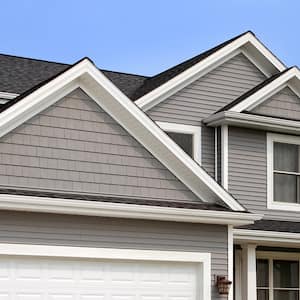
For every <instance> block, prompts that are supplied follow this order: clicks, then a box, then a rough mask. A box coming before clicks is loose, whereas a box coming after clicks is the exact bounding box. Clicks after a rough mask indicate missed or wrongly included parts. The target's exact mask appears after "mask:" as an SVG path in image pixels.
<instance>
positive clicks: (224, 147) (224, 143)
mask: <svg viewBox="0 0 300 300" xmlns="http://www.w3.org/2000/svg"><path fill="white" fill-rule="evenodd" d="M221 172H222V176H221V182H222V186H223V187H224V189H226V190H228V125H222V126H221Z"/></svg>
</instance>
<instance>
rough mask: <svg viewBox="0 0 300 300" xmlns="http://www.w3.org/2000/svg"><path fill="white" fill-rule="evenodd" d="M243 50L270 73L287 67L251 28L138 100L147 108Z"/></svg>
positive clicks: (265, 72)
mask: <svg viewBox="0 0 300 300" xmlns="http://www.w3.org/2000/svg"><path fill="white" fill-rule="evenodd" d="M241 52H242V53H243V54H246V55H247V57H248V58H249V57H251V61H252V62H256V63H255V65H256V66H257V67H258V68H259V69H260V70H262V69H263V70H264V71H263V73H264V74H266V75H269V76H270V75H272V74H275V73H276V72H278V71H283V70H285V69H286V67H285V66H284V65H283V64H282V63H281V62H280V61H279V60H278V58H276V57H275V56H274V55H273V54H272V53H271V52H270V51H269V50H268V49H267V48H266V47H265V46H264V45H263V44H262V43H261V42H260V41H259V40H258V39H257V38H256V37H255V36H254V35H253V34H252V33H250V32H248V33H246V34H244V35H242V36H241V37H239V38H238V39H236V40H234V41H233V42H231V43H230V44H228V45H227V46H224V47H223V48H221V49H220V50H218V51H216V52H215V53H213V54H211V55H209V56H208V57H207V58H205V59H203V60H202V61H200V62H199V63H197V64H196V65H194V66H192V67H190V68H189V69H187V70H185V71H184V72H182V73H180V74H179V75H177V76H175V77H174V78H172V79H170V80H169V81H167V82H166V83H164V84H162V85H161V86H159V87H158V88H156V89H154V90H153V91H151V92H149V93H147V94H146V95H144V96H142V97H141V98H139V99H138V100H136V101H135V103H136V104H137V106H139V107H140V108H141V109H142V110H144V111H147V110H149V109H150V108H152V107H153V106H155V105H157V104H159V103H160V102H162V101H163V100H164V99H166V98H168V97H170V96H171V95H172V94H174V93H176V92H177V91H179V90H181V89H182V88H184V87H185V86H187V85H188V84H190V83H192V82H193V81H195V80H197V79H198V78H200V77H201V76H203V75H205V74H207V73H208V72H209V71H211V70H212V69H214V68H216V67H217V66H218V65H220V64H222V63H224V62H226V61H227V60H229V59H230V58H232V57H234V56H236V55H237V54H239V53H241Z"/></svg>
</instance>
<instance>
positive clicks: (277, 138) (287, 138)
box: [267, 132, 300, 212]
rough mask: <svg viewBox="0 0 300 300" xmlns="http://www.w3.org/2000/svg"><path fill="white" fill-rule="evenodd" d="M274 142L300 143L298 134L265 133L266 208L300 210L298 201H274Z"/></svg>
mask: <svg viewBox="0 0 300 300" xmlns="http://www.w3.org/2000/svg"><path fill="white" fill-rule="evenodd" d="M274 142H279V143H287V144H295V145H300V136H292V135H284V134H276V133H269V132H268V133H267V208H268V209H273V210H284V211H298V212H300V204H299V203H289V202H277V201H274V192H273V191H274V176H273V173H274V167H273V161H274Z"/></svg>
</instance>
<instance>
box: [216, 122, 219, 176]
mask: <svg viewBox="0 0 300 300" xmlns="http://www.w3.org/2000/svg"><path fill="white" fill-rule="evenodd" d="M218 147H219V145H218V127H215V181H217V182H218V176H219V174H218Z"/></svg>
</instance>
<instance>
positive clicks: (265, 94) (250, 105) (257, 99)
mask: <svg viewBox="0 0 300 300" xmlns="http://www.w3.org/2000/svg"><path fill="white" fill-rule="evenodd" d="M293 78H296V79H297V80H299V79H300V71H299V69H298V68H296V67H293V68H292V69H290V70H288V71H287V72H285V73H284V74H282V75H281V76H279V77H278V78H276V79H275V80H273V81H272V82H270V83H269V84H267V85H266V86H264V87H263V88H261V89H260V90H258V91H257V92H256V93H254V94H252V95H251V96H249V97H248V98H246V99H244V100H243V101H242V102H240V103H238V104H236V105H235V106H233V107H232V108H230V109H229V110H228V111H232V112H242V111H244V110H252V109H254V108H255V107H257V106H258V105H260V104H261V103H262V102H264V101H265V100H266V99H268V98H269V97H271V96H272V95H274V94H276V93H277V92H279V91H280V90H281V89H283V88H284V87H285V86H286V85H287V83H288V81H289V80H291V79H293Z"/></svg>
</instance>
